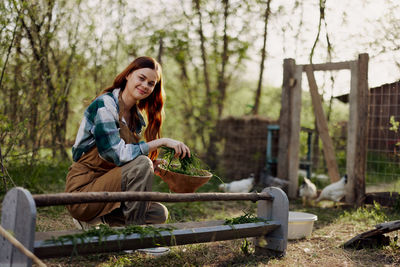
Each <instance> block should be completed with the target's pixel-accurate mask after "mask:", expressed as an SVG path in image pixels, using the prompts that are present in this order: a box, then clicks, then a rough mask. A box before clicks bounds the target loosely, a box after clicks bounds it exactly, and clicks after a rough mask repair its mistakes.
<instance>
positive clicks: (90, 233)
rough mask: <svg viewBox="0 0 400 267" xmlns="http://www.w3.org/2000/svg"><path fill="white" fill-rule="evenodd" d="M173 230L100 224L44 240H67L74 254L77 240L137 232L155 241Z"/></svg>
mask: <svg viewBox="0 0 400 267" xmlns="http://www.w3.org/2000/svg"><path fill="white" fill-rule="evenodd" d="M173 230H174V228H171V227H160V228H155V227H153V226H145V227H143V226H138V225H134V224H130V225H128V226H126V227H124V228H111V227H109V226H108V225H104V224H100V225H99V226H98V227H92V228H90V229H89V230H86V231H83V232H82V233H78V234H72V235H62V236H58V237H53V238H52V239H49V240H46V241H45V242H46V243H49V244H52V243H53V244H57V243H61V244H65V243H67V242H71V243H72V244H73V245H74V250H73V251H74V253H75V255H78V254H77V251H76V245H77V242H78V241H80V242H81V244H85V242H87V241H91V240H93V238H96V239H97V240H98V243H99V244H101V243H102V242H104V241H105V240H106V238H107V237H109V236H111V235H116V236H117V237H118V238H120V237H122V238H125V237H126V236H128V235H132V234H139V235H140V237H141V238H143V237H149V236H151V237H153V241H155V239H154V238H156V237H161V232H163V231H168V232H170V233H172V231H173ZM154 245H155V246H160V244H159V243H156V242H154Z"/></svg>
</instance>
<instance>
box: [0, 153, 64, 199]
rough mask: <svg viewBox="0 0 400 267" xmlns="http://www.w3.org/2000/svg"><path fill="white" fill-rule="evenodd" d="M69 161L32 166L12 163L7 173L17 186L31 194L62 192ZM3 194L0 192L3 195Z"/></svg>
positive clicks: (40, 163)
mask: <svg viewBox="0 0 400 267" xmlns="http://www.w3.org/2000/svg"><path fill="white" fill-rule="evenodd" d="M70 165H71V162H69V161H62V162H52V161H50V160H43V161H38V162H36V164H34V165H27V164H26V163H24V162H14V163H12V164H10V165H9V166H8V172H9V174H10V176H11V177H12V179H13V181H14V182H15V183H16V185H17V186H22V187H24V188H26V189H28V190H29V191H30V192H31V193H33V194H40V193H50V192H52V193H53V192H63V191H64V187H65V177H66V175H67V172H68V167H69V166H70ZM3 193H5V192H0V194H3Z"/></svg>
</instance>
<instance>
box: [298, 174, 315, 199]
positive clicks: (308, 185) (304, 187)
mask: <svg viewBox="0 0 400 267" xmlns="http://www.w3.org/2000/svg"><path fill="white" fill-rule="evenodd" d="M299 195H300V197H301V198H302V200H303V206H305V205H306V204H307V202H308V201H309V200H310V199H314V198H316V197H317V187H316V186H315V184H313V182H311V180H310V179H308V178H307V177H304V181H303V183H302V184H301V185H300V189H299Z"/></svg>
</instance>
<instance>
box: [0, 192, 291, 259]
mask: <svg viewBox="0 0 400 267" xmlns="http://www.w3.org/2000/svg"><path fill="white" fill-rule="evenodd" d="M126 200H131V201H161V202H182V201H186V202H193V201H230V200H250V201H258V202H257V216H258V217H260V218H263V219H265V220H266V221H265V222H257V223H245V224H233V225H224V222H223V221H206V222H185V223H174V224H169V225H168V227H171V229H174V230H173V231H167V230H166V231H162V232H161V233H160V236H141V235H139V234H131V235H126V236H119V235H111V236H108V237H106V238H105V239H102V240H100V238H89V239H87V240H78V241H77V242H76V243H74V244H73V243H72V242H70V241H66V242H62V243H59V242H48V240H49V239H52V238H53V237H57V236H61V235H66V234H67V235H69V234H74V233H81V232H82V231H80V230H72V231H71V230H68V231H54V232H41V233H40V232H36V231H35V228H36V207H38V206H54V205H68V204H73V203H84V202H117V201H126ZM288 217H289V201H288V198H287V196H286V194H285V193H284V192H283V191H282V190H281V189H280V188H276V187H267V188H265V189H264V190H263V191H262V192H261V193H187V194H167V193H158V192H114V193H110V192H90V193H60V194H46V195H31V194H30V192H29V191H28V190H26V189H24V188H21V187H16V188H13V189H11V190H10V191H8V192H7V194H6V196H5V197H4V200H3V204H2V214H1V226H2V227H3V228H4V229H6V230H7V231H8V232H11V233H13V235H14V237H15V238H16V239H17V240H18V241H19V242H20V243H21V244H22V245H23V246H24V247H25V248H27V249H28V250H29V251H31V252H32V253H34V254H35V255H36V256H37V257H39V258H49V257H61V256H68V255H71V254H72V253H78V254H80V255H83V254H91V253H102V252H115V251H121V250H127V249H138V248H147V247H151V246H154V244H163V245H166V246H175V245H183V244H193V243H203V242H214V241H221V240H230V239H238V238H245V237H255V245H256V253H260V254H267V255H271V254H272V255H274V256H283V255H285V253H286V247H287V235H288ZM165 226H166V225H154V227H165ZM154 242H156V243H154ZM0 255H1V256H0V266H1V267H3V266H5V267H8V266H32V260H31V259H30V258H29V257H27V256H26V254H24V253H22V252H21V251H20V250H19V249H17V248H16V247H14V246H13V245H12V244H11V243H10V242H9V241H8V240H7V239H5V238H3V237H0Z"/></svg>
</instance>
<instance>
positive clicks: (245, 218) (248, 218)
mask: <svg viewBox="0 0 400 267" xmlns="http://www.w3.org/2000/svg"><path fill="white" fill-rule="evenodd" d="M255 222H267V220H265V219H263V218H259V217H256V216H255V215H254V214H250V213H246V214H245V215H242V216H239V217H235V218H231V219H225V222H224V224H225V225H233V224H242V223H255Z"/></svg>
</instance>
